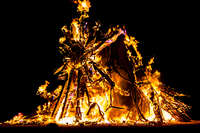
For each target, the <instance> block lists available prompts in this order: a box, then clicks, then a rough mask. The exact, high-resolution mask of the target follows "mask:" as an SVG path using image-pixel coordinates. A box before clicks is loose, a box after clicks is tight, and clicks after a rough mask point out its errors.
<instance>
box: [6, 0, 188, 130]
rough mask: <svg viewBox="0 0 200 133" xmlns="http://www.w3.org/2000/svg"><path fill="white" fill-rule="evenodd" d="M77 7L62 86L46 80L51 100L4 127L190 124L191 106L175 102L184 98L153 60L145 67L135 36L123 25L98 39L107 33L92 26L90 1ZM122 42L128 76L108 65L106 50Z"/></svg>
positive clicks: (66, 38)
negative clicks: (167, 82) (164, 80)
mask: <svg viewBox="0 0 200 133" xmlns="http://www.w3.org/2000/svg"><path fill="white" fill-rule="evenodd" d="M74 3H75V4H77V12H78V14H79V17H77V18H74V19H73V20H72V22H71V25H70V27H69V28H68V26H63V27H62V29H61V30H62V31H63V37H61V38H60V39H59V44H60V45H59V50H60V53H61V55H62V56H63V64H62V65H61V66H60V67H59V68H58V69H57V70H56V71H55V72H54V75H55V76H57V78H58V79H57V80H59V81H60V82H61V83H62V84H60V85H58V86H57V88H55V89H54V90H53V91H50V92H49V91H48V86H49V84H51V83H50V82H49V81H45V84H43V85H41V86H40V87H39V88H38V91H37V94H38V95H40V96H41V97H42V98H44V99H46V100H47V102H46V103H45V104H43V105H39V106H38V108H37V111H36V113H35V115H33V116H24V115H23V114H22V113H19V114H18V115H17V116H14V118H13V119H11V120H9V121H6V122H5V123H9V124H33V123H40V124H41V125H46V124H49V123H56V124H58V125H73V126H76V125H79V124H84V125H90V124H93V123H96V124H99V125H101V124H103V125H104V124H106V125H119V126H120V125H135V124H137V123H151V122H153V123H160V124H162V123H169V122H182V121H190V120H191V118H190V117H189V116H188V115H187V111H188V110H189V109H190V107H189V106H188V105H186V104H184V103H183V102H181V101H179V100H177V99H176V98H175V97H182V96H184V95H183V94H179V93H177V92H176V91H175V90H174V89H171V88H169V87H166V86H165V85H163V83H162V82H161V81H160V72H159V71H157V70H153V68H152V64H153V63H154V58H151V59H150V61H149V62H148V63H147V64H146V65H144V62H143V57H142V55H141V53H140V51H139V50H138V48H137V46H138V41H137V40H136V39H135V37H133V36H130V35H128V33H127V32H126V29H125V27H120V26H115V27H111V28H109V29H108V31H107V32H106V33H104V34H103V36H102V35H101V36H99V35H97V34H98V33H100V32H102V31H100V27H101V25H100V24H99V23H98V22H95V25H93V26H92V27H91V24H90V22H88V21H87V20H88V17H89V14H88V13H89V9H90V7H91V3H90V1H89V0H75V1H74ZM100 37H101V38H100ZM118 41H119V42H120V45H121V47H122V48H123V49H124V50H122V51H125V53H124V54H125V55H126V58H127V61H128V65H129V66H130V70H127V72H126V71H123V70H119V71H116V70H114V69H112V66H110V65H108V62H109V59H110V58H111V57H109V56H105V51H104V50H105V49H106V48H107V49H109V48H110V47H111V45H112V46H113V45H118V44H119V43H117V42H118ZM108 55H109V53H108ZM117 56H121V55H117ZM119 69H120V68H119ZM128 71H131V73H130V72H128Z"/></svg>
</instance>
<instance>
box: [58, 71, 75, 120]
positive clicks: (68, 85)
mask: <svg viewBox="0 0 200 133" xmlns="http://www.w3.org/2000/svg"><path fill="white" fill-rule="evenodd" d="M73 73H74V69H72V70H71V71H70V75H69V81H68V84H67V92H66V94H65V98H64V103H63V107H62V112H61V115H60V118H63V115H64V114H65V106H66V103H67V98H68V93H69V89H70V85H71V81H72V76H73Z"/></svg>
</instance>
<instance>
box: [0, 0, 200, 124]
mask: <svg viewBox="0 0 200 133" xmlns="http://www.w3.org/2000/svg"><path fill="white" fill-rule="evenodd" d="M92 5H93V6H92V8H91V11H92V12H91V16H93V17H94V18H95V19H96V18H98V19H99V20H100V21H101V22H102V23H103V24H104V25H105V26H108V25H110V24H124V25H125V26H126V27H127V31H128V33H129V34H132V35H134V36H136V39H137V40H139V42H140V44H139V45H140V46H141V47H142V49H141V51H142V53H143V55H144V56H145V57H144V58H149V57H152V56H155V57H156V58H155V59H156V60H155V62H156V63H155V65H154V67H155V68H156V69H158V70H159V71H161V76H162V81H164V83H165V84H167V85H170V86H172V87H174V88H180V89H181V90H183V92H185V93H186V94H188V95H190V98H187V100H186V103H188V104H189V105H191V106H192V107H193V108H192V110H191V116H192V118H193V119H197V120H200V115H198V112H199V108H198V106H199V105H198V103H199V101H200V100H199V92H200V91H199V90H200V87H199V74H200V70H199V47H198V45H199V40H198V38H199V27H198V25H197V24H198V23H199V22H198V18H197V17H198V16H197V15H198V12H199V11H198V8H197V2H196V3H193V2H188V1H187V2H186V1H185V2H183V1H181V2H173V1H162V2H161V1H159V2H156V1H155V2H152V1H151V2H146V1H141V0H140V1H132V0H119V1H116V0H98V1H97V0H93V2H92ZM1 6H2V7H4V8H1V10H2V11H1V25H0V26H1V30H0V31H1V49H0V50H1V52H0V53H1V56H0V58H1V65H0V66H1V68H0V70H1V85H0V121H5V120H8V119H10V118H12V117H13V116H14V115H16V114H17V113H18V112H23V113H25V114H29V113H32V112H33V110H34V109H36V107H37V105H39V104H40V103H41V98H39V96H36V91H37V88H38V86H39V85H41V84H42V83H43V82H44V80H48V79H50V78H51V75H52V72H53V71H54V70H55V69H56V67H57V66H58V65H57V64H58V63H57V62H60V61H59V59H60V58H59V57H60V56H59V54H58V52H57V45H58V39H59V37H60V36H61V32H60V28H61V27H62V26H63V25H64V24H66V23H67V24H69V23H70V22H71V16H72V15H73V14H75V12H76V8H75V6H74V5H72V2H71V0H59V1H57V2H55V1H54V2H52V1H49V0H42V2H41V1H39V0H34V1H14V0H13V1H8V2H6V3H2V4H1Z"/></svg>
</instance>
